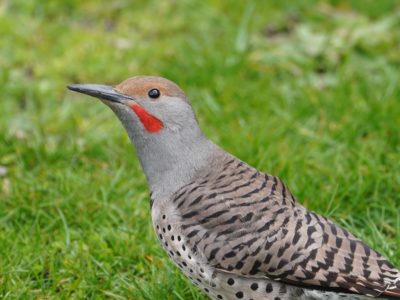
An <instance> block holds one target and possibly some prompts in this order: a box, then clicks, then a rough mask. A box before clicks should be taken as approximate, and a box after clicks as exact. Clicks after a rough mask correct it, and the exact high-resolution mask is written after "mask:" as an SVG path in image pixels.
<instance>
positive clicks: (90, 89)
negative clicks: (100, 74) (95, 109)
mask: <svg viewBox="0 0 400 300" xmlns="http://www.w3.org/2000/svg"><path fill="white" fill-rule="evenodd" d="M67 87H68V89H70V90H71V91H74V92H78V93H82V94H86V95H89V96H93V97H96V98H100V99H103V100H109V101H113V102H118V103H122V101H121V100H123V99H129V100H134V99H133V98H132V97H129V96H127V95H124V94H121V93H120V92H118V91H116V90H115V89H114V88H113V87H112V86H108V85H103V84H69V85H68V86H67Z"/></svg>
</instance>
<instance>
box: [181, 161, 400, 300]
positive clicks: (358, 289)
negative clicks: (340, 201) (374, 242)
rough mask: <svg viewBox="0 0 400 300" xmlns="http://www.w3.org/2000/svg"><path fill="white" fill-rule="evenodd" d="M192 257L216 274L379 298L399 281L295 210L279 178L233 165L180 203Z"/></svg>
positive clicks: (347, 238)
mask: <svg viewBox="0 0 400 300" xmlns="http://www.w3.org/2000/svg"><path fill="white" fill-rule="evenodd" d="M173 202H174V203H175V205H176V207H177V210H178V211H179V212H180V215H181V216H182V218H181V228H182V232H183V234H184V235H186V236H187V242H188V243H189V245H192V247H193V250H194V251H197V252H198V253H200V254H201V255H202V256H203V257H204V260H205V261H206V262H208V263H209V264H211V265H213V266H214V267H215V268H217V269H221V270H224V271H226V272H231V273H236V274H238V275H241V276H246V277H268V278H273V279H277V280H281V281H287V282H290V283H295V284H302V285H306V286H310V287H324V288H338V289H342V290H346V291H349V292H354V293H360V294H365V295H371V296H378V295H380V294H382V293H387V294H388V295H389V294H390V295H392V296H393V295H397V294H398V290H397V289H389V290H388V287H389V286H392V285H393V286H394V282H395V281H396V280H398V279H399V278H400V272H399V271H398V270H396V269H395V268H394V267H393V266H392V265H391V264H390V263H389V262H388V261H387V260H385V258H383V257H382V256H381V255H380V254H378V253H377V252H376V251H374V250H372V249H370V248H369V247H368V246H367V245H365V244H364V243H363V242H362V241H360V240H359V239H357V238H356V237H354V236H353V235H352V234H350V233H349V232H347V231H346V230H344V229H342V228H340V227H338V226H336V225H335V224H333V223H332V222H331V221H329V220H327V219H325V218H323V217H321V216H319V215H317V214H314V213H312V212H308V211H307V210H306V209H305V208H304V207H302V206H301V205H299V204H298V203H296V201H295V200H294V198H293V196H292V195H291V194H290V192H289V190H288V189H287V188H286V186H285V185H284V184H283V183H282V182H281V181H280V180H279V179H278V178H277V177H273V176H270V175H266V174H263V173H260V172H258V171H257V170H255V169H253V168H251V167H249V166H248V165H246V164H244V163H242V162H240V161H238V160H235V159H230V160H227V161H225V162H224V163H223V164H221V165H220V166H214V167H213V171H212V172H211V173H208V174H206V175H204V176H202V177H200V178H199V179H198V180H196V181H194V182H193V183H192V184H189V185H187V186H185V187H184V188H183V189H182V190H181V191H178V192H177V194H176V195H175V199H174V200H173Z"/></svg>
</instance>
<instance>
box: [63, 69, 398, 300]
mask: <svg viewBox="0 0 400 300" xmlns="http://www.w3.org/2000/svg"><path fill="white" fill-rule="evenodd" d="M68 88H69V89H71V90H73V91H76V92H80V93H83V94H87V95H90V96H94V97H97V98H99V99H100V100H101V101H102V102H103V103H105V104H106V105H107V106H109V107H110V108H111V109H112V110H113V111H114V113H115V114H116V115H117V117H118V118H119V120H120V121H121V123H122V125H123V126H124V127H125V129H126V131H127V132H128V135H129V138H130V139H131V141H132V143H133V144H134V146H135V148H136V150H137V154H138V157H139V160H140V163H141V166H142V169H143V171H144V173H145V175H146V179H147V182H148V185H149V189H150V207H151V216H152V222H153V226H154V230H155V232H156V234H157V237H158V239H159V241H160V243H161V245H162V246H163V248H164V249H165V251H166V252H167V253H168V255H169V257H170V258H171V259H172V260H173V262H174V263H175V264H176V265H177V266H178V267H179V268H180V269H181V270H182V272H183V273H184V274H185V275H186V276H187V277H189V278H190V280H191V281H192V282H193V283H194V284H196V285H197V286H198V287H199V288H200V289H201V290H203V291H204V292H205V293H207V294H208V295H209V297H210V298H212V299H247V300H248V299H253V300H261V299H263V300H265V299H271V300H289V299H368V298H370V297H379V298H390V297H391V298H397V299H400V271H399V270H398V269H396V268H395V267H394V266H393V265H392V264H391V263H390V262H388V261H387V260H386V259H385V258H384V257H382V256H381V255H380V254H379V253H377V252H376V251H374V250H372V249H371V248H370V247H368V246H367V245H366V244H365V243H363V242H362V241H361V240H360V239H358V238H356V237H355V236H354V235H352V234H351V233H349V232H348V231H346V230H345V229H343V228H341V227H339V226H337V225H335V224H334V223H333V222H332V221H330V220H328V219H326V218H324V217H322V216H320V215H318V214H316V213H314V212H310V211H308V210H307V209H305V208H304V207H303V206H302V205H301V204H299V203H298V202H297V201H296V200H295V198H294V197H293V195H292V194H291V193H290V191H289V190H288V188H287V187H286V185H285V184H284V183H283V182H282V181H281V180H280V179H279V178H278V177H275V176H272V175H269V174H265V173H263V172H260V171H258V170H257V169H255V168H253V167H251V166H249V165H248V164H246V163H245V162H243V161H241V160H239V159H238V158H236V157H234V156H233V155H231V154H229V153H227V152H225V151H223V150H222V149H221V148H219V147H218V146H217V145H215V144H214V143H213V142H211V141H210V140H208V139H207V138H206V137H205V136H204V135H203V133H202V132H201V130H200V128H199V125H198V123H197V120H196V117H195V114H194V112H193V109H192V106H191V104H190V102H189V100H188V98H187V97H186V95H185V93H184V92H183V91H182V90H181V89H180V88H179V87H178V86H177V85H176V84H175V83H173V82H171V81H169V80H167V79H164V78H160V77H153V76H138V77H133V78H129V79H127V80H125V81H123V82H122V83H121V84H119V85H117V86H115V87H111V86H106V85H97V84H73V85H69V86H68Z"/></svg>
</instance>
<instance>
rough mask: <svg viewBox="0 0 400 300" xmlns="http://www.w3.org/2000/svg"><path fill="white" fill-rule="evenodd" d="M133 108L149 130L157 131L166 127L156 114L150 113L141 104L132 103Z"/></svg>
mask: <svg viewBox="0 0 400 300" xmlns="http://www.w3.org/2000/svg"><path fill="white" fill-rule="evenodd" d="M131 108H132V110H133V111H134V112H135V114H136V115H137V116H138V118H139V120H140V122H141V123H142V124H143V126H144V128H145V129H146V130H147V131H148V132H157V131H160V130H161V129H163V128H164V124H163V122H161V121H160V120H159V119H157V118H156V117H155V116H153V115H151V114H149V113H148V112H147V111H146V110H145V109H144V108H143V107H141V106H140V105H139V104H136V103H135V104H133V105H131Z"/></svg>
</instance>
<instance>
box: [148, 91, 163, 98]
mask: <svg viewBox="0 0 400 300" xmlns="http://www.w3.org/2000/svg"><path fill="white" fill-rule="evenodd" d="M147 95H149V97H150V98H153V99H156V98H158V97H160V91H159V90H158V89H151V90H150V91H149V92H148V93H147Z"/></svg>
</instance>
